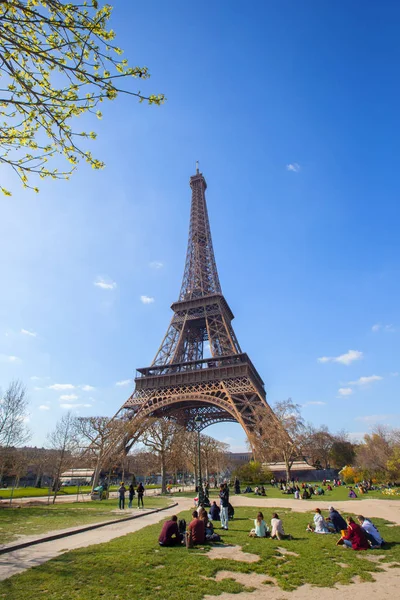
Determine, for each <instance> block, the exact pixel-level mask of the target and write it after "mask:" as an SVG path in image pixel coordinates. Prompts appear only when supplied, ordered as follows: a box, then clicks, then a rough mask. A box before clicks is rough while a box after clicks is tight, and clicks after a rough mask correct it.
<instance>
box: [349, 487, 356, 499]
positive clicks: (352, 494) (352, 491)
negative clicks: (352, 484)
mask: <svg viewBox="0 0 400 600" xmlns="http://www.w3.org/2000/svg"><path fill="white" fill-rule="evenodd" d="M349 498H357V494H356V493H355V491H354V490H353V488H350V491H349Z"/></svg>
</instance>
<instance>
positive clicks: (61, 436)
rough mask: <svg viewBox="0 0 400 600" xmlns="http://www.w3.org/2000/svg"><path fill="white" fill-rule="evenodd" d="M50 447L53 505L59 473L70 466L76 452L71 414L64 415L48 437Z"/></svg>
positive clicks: (73, 420)
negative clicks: (52, 453)
mask: <svg viewBox="0 0 400 600" xmlns="http://www.w3.org/2000/svg"><path fill="white" fill-rule="evenodd" d="M48 440H49V445H50V447H51V448H52V449H53V450H55V451H56V452H55V453H54V455H53V456H54V463H53V465H54V466H53V469H54V470H53V489H54V495H53V504H54V503H55V501H56V497H57V493H58V490H59V485H60V476H61V473H62V472H63V471H64V470H65V469H67V468H68V467H70V466H71V465H72V462H73V460H74V453H75V452H76V450H77V447H78V446H77V442H76V436H75V419H74V417H73V416H72V413H71V412H68V413H66V414H65V415H64V416H63V417H62V418H61V419H60V420H59V421H58V423H57V424H56V428H55V430H54V431H53V432H52V433H50V434H49V436H48Z"/></svg>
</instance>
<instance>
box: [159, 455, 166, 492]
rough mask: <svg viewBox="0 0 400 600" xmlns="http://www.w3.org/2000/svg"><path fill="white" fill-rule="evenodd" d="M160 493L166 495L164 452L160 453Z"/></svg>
mask: <svg viewBox="0 0 400 600" xmlns="http://www.w3.org/2000/svg"><path fill="white" fill-rule="evenodd" d="M160 458H161V493H162V494H166V493H167V483H166V477H167V473H166V471H165V456H164V452H162V453H161V457H160Z"/></svg>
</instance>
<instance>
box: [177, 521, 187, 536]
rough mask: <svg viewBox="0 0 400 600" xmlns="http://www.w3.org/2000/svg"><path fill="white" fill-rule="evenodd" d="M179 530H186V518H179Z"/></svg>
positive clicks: (182, 531) (180, 531) (183, 531)
mask: <svg viewBox="0 0 400 600" xmlns="http://www.w3.org/2000/svg"><path fill="white" fill-rule="evenodd" d="M178 531H179V533H185V531H186V521H185V519H179V521H178Z"/></svg>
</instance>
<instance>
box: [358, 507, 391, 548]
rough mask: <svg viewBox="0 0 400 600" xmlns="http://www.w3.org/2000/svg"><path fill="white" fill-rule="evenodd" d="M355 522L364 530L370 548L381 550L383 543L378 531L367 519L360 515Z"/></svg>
mask: <svg viewBox="0 0 400 600" xmlns="http://www.w3.org/2000/svg"><path fill="white" fill-rule="evenodd" d="M357 521H358V522H359V523H360V525H361V527H362V528H363V529H364V531H365V533H366V536H367V539H368V541H369V542H370V544H371V547H372V548H381V547H382V546H383V545H384V544H385V541H384V539H383V538H382V536H381V534H380V533H379V531H378V529H377V528H376V527H375V525H374V524H373V523H372V521H370V520H369V519H366V518H365V517H363V516H362V515H358V517H357Z"/></svg>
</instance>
